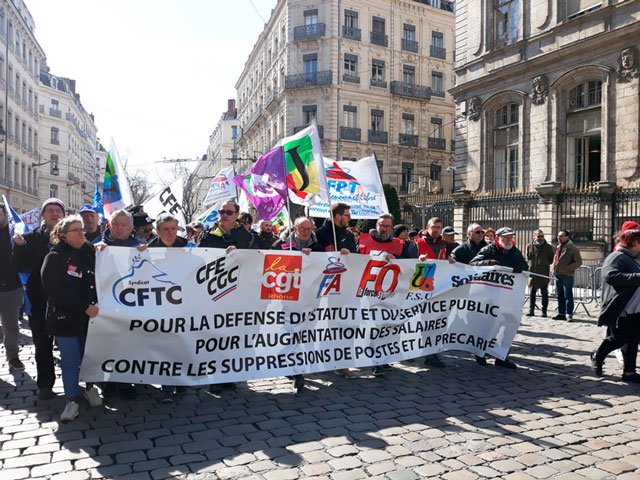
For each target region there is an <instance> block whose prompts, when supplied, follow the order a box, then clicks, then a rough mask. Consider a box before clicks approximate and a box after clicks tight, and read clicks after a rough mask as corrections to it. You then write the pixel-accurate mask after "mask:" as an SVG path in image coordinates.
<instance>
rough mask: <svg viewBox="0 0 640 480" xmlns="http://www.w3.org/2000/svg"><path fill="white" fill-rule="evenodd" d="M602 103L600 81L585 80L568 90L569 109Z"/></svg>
mask: <svg viewBox="0 0 640 480" xmlns="http://www.w3.org/2000/svg"><path fill="white" fill-rule="evenodd" d="M600 103H602V82H596V81H592V82H585V83H581V84H580V85H578V86H577V87H575V88H573V89H571V91H570V92H569V105H568V107H569V111H575V110H579V109H581V108H591V107H596V106H600Z"/></svg>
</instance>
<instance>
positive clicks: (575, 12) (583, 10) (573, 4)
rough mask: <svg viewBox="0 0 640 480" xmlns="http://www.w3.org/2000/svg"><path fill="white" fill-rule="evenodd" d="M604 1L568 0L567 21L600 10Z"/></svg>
mask: <svg viewBox="0 0 640 480" xmlns="http://www.w3.org/2000/svg"><path fill="white" fill-rule="evenodd" d="M601 5H602V0H567V20H571V19H572V18H578V17H581V16H583V15H586V14H587V13H590V12H593V11H594V10H598V9H599V8H600V6H601Z"/></svg>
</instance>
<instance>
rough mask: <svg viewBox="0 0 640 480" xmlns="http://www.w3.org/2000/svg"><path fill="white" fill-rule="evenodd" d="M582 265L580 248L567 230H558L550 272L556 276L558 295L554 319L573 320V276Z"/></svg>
mask: <svg viewBox="0 0 640 480" xmlns="http://www.w3.org/2000/svg"><path fill="white" fill-rule="evenodd" d="M580 265H582V256H581V255H580V250H578V247H576V246H575V245H574V244H573V242H572V241H571V239H570V238H569V232H568V231H567V230H560V231H559V232H558V247H557V248H556V254H555V256H554V257H553V265H552V267H551V272H552V273H553V274H554V275H555V277H556V295H557V297H558V314H557V315H556V316H555V317H553V319H554V320H566V321H568V322H572V321H573V277H574V276H575V273H576V270H577V269H578V268H579V267H580Z"/></svg>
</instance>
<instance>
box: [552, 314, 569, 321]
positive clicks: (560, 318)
mask: <svg viewBox="0 0 640 480" xmlns="http://www.w3.org/2000/svg"><path fill="white" fill-rule="evenodd" d="M566 319H567V317H565V316H564V313H559V314H558V315H556V316H555V317H553V318H552V320H566Z"/></svg>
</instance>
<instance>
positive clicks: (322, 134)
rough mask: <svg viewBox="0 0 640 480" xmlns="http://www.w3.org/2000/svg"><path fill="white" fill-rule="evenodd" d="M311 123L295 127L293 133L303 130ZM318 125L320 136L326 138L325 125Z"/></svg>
mask: <svg viewBox="0 0 640 480" xmlns="http://www.w3.org/2000/svg"><path fill="white" fill-rule="evenodd" d="M308 126H309V125H303V126H301V127H293V133H294V134H295V133H298V132H299V131H301V130H304V129H305V128H307V127H308ZM316 127H318V136H319V137H320V138H324V127H323V126H322V125H316Z"/></svg>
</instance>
